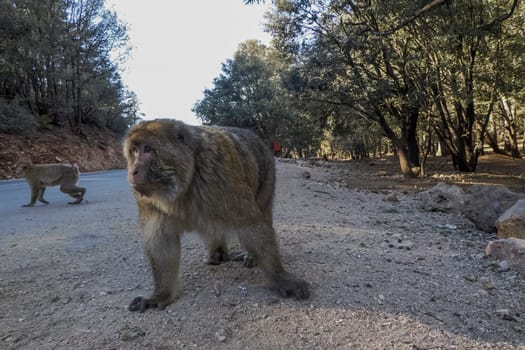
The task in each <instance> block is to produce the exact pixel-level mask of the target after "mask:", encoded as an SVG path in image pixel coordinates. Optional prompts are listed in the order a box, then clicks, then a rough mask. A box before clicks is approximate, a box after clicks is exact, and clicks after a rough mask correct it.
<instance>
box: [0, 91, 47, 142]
mask: <svg viewBox="0 0 525 350" xmlns="http://www.w3.org/2000/svg"><path fill="white" fill-rule="evenodd" d="M37 128H38V122H37V121H36V119H35V117H34V116H33V115H32V114H31V112H29V110H27V108H24V107H22V106H21V105H20V103H19V102H18V101H17V100H13V101H8V100H6V99H4V98H0V132H3V133H6V134H21V135H27V136H28V135H31V134H34V133H35V132H36V130H37Z"/></svg>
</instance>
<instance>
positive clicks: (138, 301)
mask: <svg viewBox="0 0 525 350" xmlns="http://www.w3.org/2000/svg"><path fill="white" fill-rule="evenodd" d="M157 299H158V298H144V297H136V298H135V299H133V300H132V301H131V303H130V304H129V306H128V310H129V311H131V312H134V311H138V312H141V313H142V312H144V311H146V310H147V309H151V308H157V309H159V310H164V309H165V308H166V306H168V305H169V304H171V300H168V299H164V300H162V301H160V300H157Z"/></svg>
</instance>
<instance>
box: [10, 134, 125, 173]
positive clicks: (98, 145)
mask: <svg viewBox="0 0 525 350" xmlns="http://www.w3.org/2000/svg"><path fill="white" fill-rule="evenodd" d="M121 140H122V136H120V135H118V134H115V133H112V132H111V131H109V130H102V129H99V128H88V127H84V128H83V129H82V133H81V135H80V136H79V135H75V134H74V133H73V132H72V131H71V130H70V129H68V128H52V129H50V130H47V131H45V132H39V133H37V134H35V135H33V136H22V135H10V134H1V133H0V164H1V167H0V179H12V178H15V177H16V176H15V167H16V164H17V162H19V161H21V160H31V161H32V162H33V163H73V162H75V163H77V164H78V166H79V167H80V171H82V172H88V171H96V170H107V169H119V168H124V167H125V166H126V164H125V161H124V158H123V157H122V150H121V148H122V146H121Z"/></svg>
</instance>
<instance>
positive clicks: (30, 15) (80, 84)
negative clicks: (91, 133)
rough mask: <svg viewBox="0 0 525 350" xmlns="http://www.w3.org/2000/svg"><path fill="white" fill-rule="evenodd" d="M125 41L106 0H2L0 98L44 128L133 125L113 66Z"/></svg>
mask: <svg viewBox="0 0 525 350" xmlns="http://www.w3.org/2000/svg"><path fill="white" fill-rule="evenodd" d="M127 42H128V36H127V28H126V26H125V25H124V24H123V23H121V22H120V21H119V20H118V18H117V17H116V14H115V13H113V12H110V11H108V10H106V9H105V8H104V0H90V1H79V0H73V1H70V0H58V1H57V0H15V1H7V0H0V97H2V98H4V99H5V100H8V101H11V100H13V99H17V101H20V103H22V104H23V106H24V107H25V108H26V109H27V110H28V111H30V113H31V114H32V115H34V116H35V119H36V120H38V121H39V123H40V126H42V127H45V126H46V125H48V124H54V125H61V126H66V125H69V126H71V127H73V128H74V129H76V130H79V129H80V128H81V127H82V125H99V126H101V127H107V124H108V123H109V121H110V120H111V123H112V124H119V125H130V123H129V121H130V120H133V119H134V118H136V117H137V116H136V115H134V116H127V115H125V113H126V108H127V107H126V104H127V103H128V102H127V101H125V100H124V99H123V96H125V95H126V93H127V92H126V88H125V86H124V85H123V84H122V81H121V78H120V75H119V72H118V63H119V62H122V61H123V60H124V59H125V58H126V57H127V53H128V51H129V50H128V46H127ZM111 53H113V54H114V56H115V55H116V57H117V58H116V59H112V58H111V56H110V54H111ZM128 110H129V109H128ZM115 118H117V119H118V118H122V121H119V122H115ZM118 129H119V130H121V129H122V127H121V126H120V127H119V128H118Z"/></svg>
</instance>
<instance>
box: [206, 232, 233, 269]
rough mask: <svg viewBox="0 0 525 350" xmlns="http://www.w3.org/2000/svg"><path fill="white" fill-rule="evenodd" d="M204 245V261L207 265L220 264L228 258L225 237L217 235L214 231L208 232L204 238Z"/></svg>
mask: <svg viewBox="0 0 525 350" xmlns="http://www.w3.org/2000/svg"><path fill="white" fill-rule="evenodd" d="M206 245H207V247H208V257H207V259H206V263H207V264H208V265H220V264H222V263H223V262H226V261H229V260H230V256H229V254H228V244H227V242H226V238H225V237H223V236H219V235H218V234H217V233H216V232H214V233H210V234H209V235H208V238H207V239H206Z"/></svg>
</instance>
